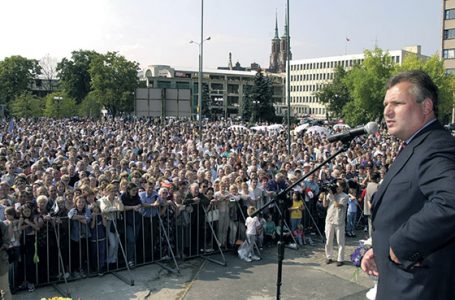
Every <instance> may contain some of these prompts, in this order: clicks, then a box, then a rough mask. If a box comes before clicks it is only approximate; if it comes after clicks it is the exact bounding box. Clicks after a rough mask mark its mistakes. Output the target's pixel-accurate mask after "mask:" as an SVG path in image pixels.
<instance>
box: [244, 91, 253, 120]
mask: <svg viewBox="0 0 455 300" xmlns="http://www.w3.org/2000/svg"><path fill="white" fill-rule="evenodd" d="M250 93H251V86H250V85H246V86H245V97H244V98H243V102H242V119H243V120H246V121H249V120H251V114H252V100H251V97H249V95H250Z"/></svg>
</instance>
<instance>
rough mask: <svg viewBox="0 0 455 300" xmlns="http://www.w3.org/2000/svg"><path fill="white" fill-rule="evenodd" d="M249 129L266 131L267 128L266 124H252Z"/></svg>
mask: <svg viewBox="0 0 455 300" xmlns="http://www.w3.org/2000/svg"><path fill="white" fill-rule="evenodd" d="M250 129H251V130H254V131H266V130H267V126H253V127H251V128H250Z"/></svg>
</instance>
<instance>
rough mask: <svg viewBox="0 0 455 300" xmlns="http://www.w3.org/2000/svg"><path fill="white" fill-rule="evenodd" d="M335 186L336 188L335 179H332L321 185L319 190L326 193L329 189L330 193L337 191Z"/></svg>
mask: <svg viewBox="0 0 455 300" xmlns="http://www.w3.org/2000/svg"><path fill="white" fill-rule="evenodd" d="M337 188H338V185H337V182H336V180H334V181H330V182H327V183H324V184H323V185H321V187H320V190H321V192H322V193H327V192H329V191H331V192H332V194H335V193H336V192H337Z"/></svg>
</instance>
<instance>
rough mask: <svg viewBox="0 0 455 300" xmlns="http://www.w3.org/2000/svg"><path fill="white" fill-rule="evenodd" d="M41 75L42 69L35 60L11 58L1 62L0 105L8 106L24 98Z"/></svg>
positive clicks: (19, 57) (18, 57)
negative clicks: (37, 76) (15, 100)
mask: <svg viewBox="0 0 455 300" xmlns="http://www.w3.org/2000/svg"><path fill="white" fill-rule="evenodd" d="M40 73H41V68H40V66H39V64H38V61H37V60H35V59H27V58H25V57H22V56H10V57H7V58H5V60H3V61H0V103H3V104H7V103H9V102H11V101H13V100H14V99H16V98H17V97H23V94H24V93H25V92H27V91H28V90H29V88H30V84H31V83H32V81H33V79H34V78H35V77H36V75H37V74H40Z"/></svg>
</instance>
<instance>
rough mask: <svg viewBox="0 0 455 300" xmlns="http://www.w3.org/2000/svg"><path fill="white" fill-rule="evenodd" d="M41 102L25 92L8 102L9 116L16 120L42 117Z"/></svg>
mask: <svg viewBox="0 0 455 300" xmlns="http://www.w3.org/2000/svg"><path fill="white" fill-rule="evenodd" d="M42 107H43V100H42V99H39V98H37V97H35V96H33V95H32V94H31V93H30V92H25V93H23V94H21V95H19V96H18V97H16V99H14V100H13V101H11V102H10V111H11V114H12V115H13V116H14V117H16V118H31V117H39V116H42V115H43V109H42Z"/></svg>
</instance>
